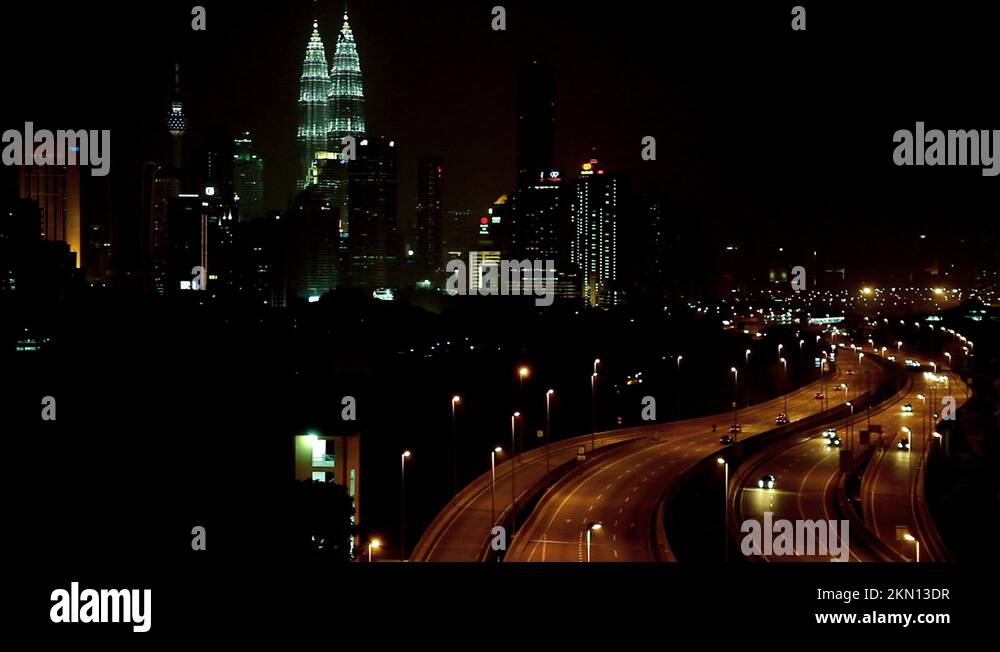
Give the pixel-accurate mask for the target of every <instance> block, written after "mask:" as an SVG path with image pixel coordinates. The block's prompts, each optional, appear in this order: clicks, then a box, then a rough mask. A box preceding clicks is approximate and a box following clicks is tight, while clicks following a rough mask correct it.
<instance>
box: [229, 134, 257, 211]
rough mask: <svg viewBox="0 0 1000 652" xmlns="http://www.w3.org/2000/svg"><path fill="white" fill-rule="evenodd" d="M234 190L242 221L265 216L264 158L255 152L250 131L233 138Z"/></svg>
mask: <svg viewBox="0 0 1000 652" xmlns="http://www.w3.org/2000/svg"><path fill="white" fill-rule="evenodd" d="M233 192H234V193H235V197H234V198H233V199H234V200H235V202H236V204H237V206H239V216H240V221H241V222H245V221H249V220H255V219H258V218H261V217H264V159H263V158H261V157H260V156H259V155H257V154H255V153H254V151H253V139H252V138H251V137H250V132H249V131H245V132H243V134H242V135H241V136H240V137H239V138H236V139H235V140H233Z"/></svg>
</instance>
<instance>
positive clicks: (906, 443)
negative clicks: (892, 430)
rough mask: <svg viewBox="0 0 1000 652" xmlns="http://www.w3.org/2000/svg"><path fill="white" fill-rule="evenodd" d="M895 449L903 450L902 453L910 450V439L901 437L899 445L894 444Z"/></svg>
mask: <svg viewBox="0 0 1000 652" xmlns="http://www.w3.org/2000/svg"><path fill="white" fill-rule="evenodd" d="M896 448H898V449H899V450H903V451H908V450H910V438H909V437H903V438H902V439H900V440H899V443H898V444H896Z"/></svg>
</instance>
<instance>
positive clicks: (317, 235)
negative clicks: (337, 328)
mask: <svg viewBox="0 0 1000 652" xmlns="http://www.w3.org/2000/svg"><path fill="white" fill-rule="evenodd" d="M282 220H287V223H286V224H285V229H286V231H285V233H286V239H285V252H284V260H285V263H284V267H285V283H286V288H287V289H286V296H287V298H289V299H290V298H291V297H293V296H296V297H299V298H302V299H309V300H310V301H313V300H318V298H319V297H320V296H322V295H323V294H326V293H327V292H329V291H330V290H334V289H336V288H337V285H338V280H339V276H338V270H337V267H338V258H339V252H340V247H339V242H338V241H339V239H340V235H339V232H338V228H337V225H338V223H339V221H340V218H339V216H338V214H337V209H336V208H335V207H333V206H331V205H330V203H329V202H328V201H327V200H326V198H325V197H324V196H323V193H322V192H321V191H320V190H319V188H318V187H317V186H315V185H311V186H309V187H308V188H306V189H305V190H303V191H302V192H300V193H299V194H298V196H297V197H296V198H295V201H294V202H293V204H292V207H291V208H290V209H289V210H288V211H287V213H286V214H285V217H283V218H282Z"/></svg>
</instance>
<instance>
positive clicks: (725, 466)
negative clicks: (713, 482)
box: [715, 457, 729, 561]
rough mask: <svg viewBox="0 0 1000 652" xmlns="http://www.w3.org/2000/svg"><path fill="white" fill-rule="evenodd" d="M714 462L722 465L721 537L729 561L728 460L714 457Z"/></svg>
mask: <svg viewBox="0 0 1000 652" xmlns="http://www.w3.org/2000/svg"><path fill="white" fill-rule="evenodd" d="M715 461H716V463H718V464H720V465H722V469H723V471H722V473H723V475H722V478H723V483H722V523H723V526H722V539H723V543H724V544H725V548H724V550H725V560H726V561H729V462H727V461H726V458H724V457H719V458H716V460H715Z"/></svg>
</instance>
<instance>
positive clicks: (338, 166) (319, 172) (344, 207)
mask: <svg viewBox="0 0 1000 652" xmlns="http://www.w3.org/2000/svg"><path fill="white" fill-rule="evenodd" d="M348 165H350V162H349V161H348V160H347V159H345V158H344V157H343V156H342V155H341V154H340V153H338V152H316V160H314V161H313V167H312V185H314V186H316V188H317V189H318V190H319V192H320V194H322V195H323V198H324V199H325V200H326V202H327V203H328V204H329V205H330V206H331V207H332V208H333V209H334V210H335V211H336V213H337V215H338V216H339V219H338V224H337V231H338V233H339V237H340V249H341V251H342V252H343V250H344V248H345V247H346V246H347V238H348V235H349V234H350V230H351V229H350V214H349V208H348V195H347V167H348Z"/></svg>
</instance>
